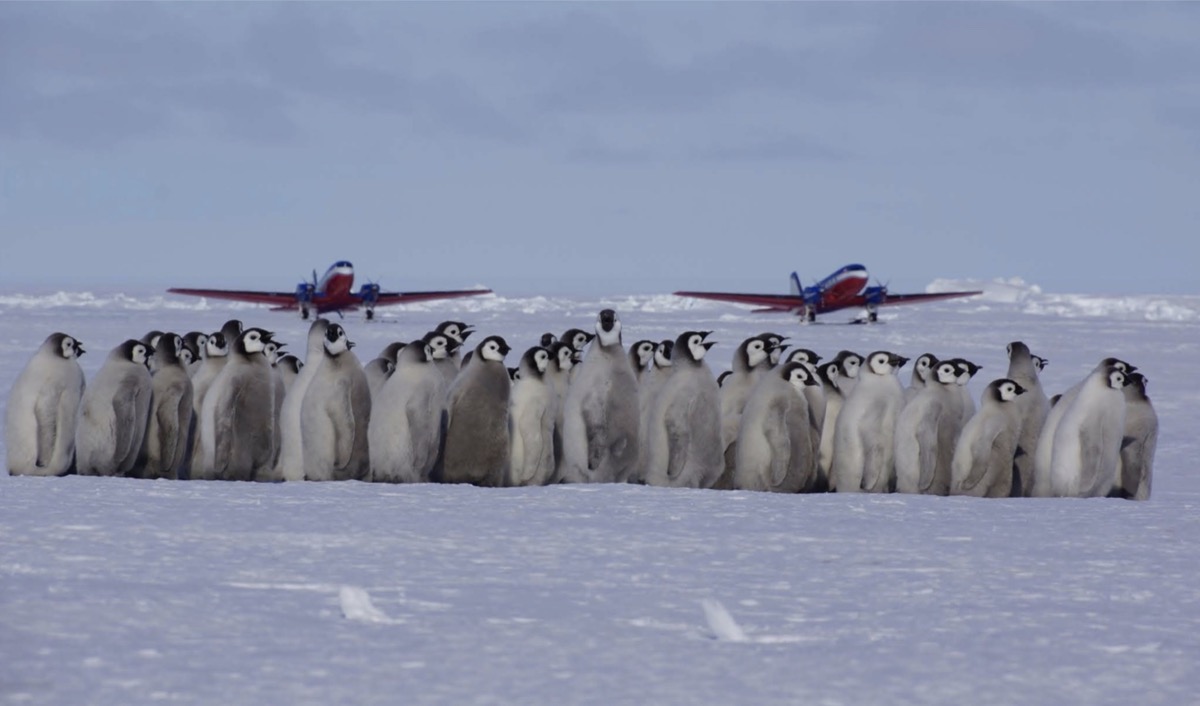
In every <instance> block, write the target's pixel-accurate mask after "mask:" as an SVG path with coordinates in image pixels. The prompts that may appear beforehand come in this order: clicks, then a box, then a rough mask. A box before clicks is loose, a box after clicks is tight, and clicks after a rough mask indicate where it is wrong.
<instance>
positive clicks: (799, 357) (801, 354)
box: [783, 348, 829, 493]
mask: <svg viewBox="0 0 1200 706" xmlns="http://www.w3.org/2000/svg"><path fill="white" fill-rule="evenodd" d="M783 360H784V363H785V364H786V363H801V364H803V365H804V367H806V368H808V374H809V380H810V381H811V383H810V384H806V385H804V386H803V392H804V399H805V400H807V402H808V429H809V434H810V435H811V436H812V448H813V459H814V461H813V463H814V464H816V463H817V460H816V459H817V457H818V453H819V451H820V448H821V434H822V432H823V431H824V429H825V387H824V384H823V383H822V381H821V375H820V373H818V372H817V365H818V364H819V363H820V362H821V356H819V355H817V354H816V353H815V352H814V351H812V350H809V349H808V348H797V349H795V350H793V351H792V352H791V353H788V354H787V357H786V358H784V359H783ZM808 489H809V490H812V491H814V492H818V493H823V492H825V491H827V490H828V489H829V476H828V474H826V473H825V472H824V471H822V470H821V469H820V466H819V464H817V476H816V479H815V481H814V482H813V483H812V484H810V487H809V488H808Z"/></svg>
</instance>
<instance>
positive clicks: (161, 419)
mask: <svg viewBox="0 0 1200 706" xmlns="http://www.w3.org/2000/svg"><path fill="white" fill-rule="evenodd" d="M157 407H158V408H157V409H156V410H154V418H155V421H156V423H157V424H158V458H157V459H156V464H155V465H156V466H157V467H156V468H152V469H148V470H151V471H153V472H154V473H156V474H157V473H161V472H163V471H166V472H168V473H171V472H173V471H174V470H175V469H174V468H170V467H169V465H170V464H171V463H172V462H173V461H174V460H175V453H176V449H177V448H178V446H179V410H178V408H177V407H176V406H175V405H168V404H160V405H157ZM147 442H149V440H147Z"/></svg>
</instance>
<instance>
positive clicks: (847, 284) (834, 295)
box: [804, 264, 868, 309]
mask: <svg viewBox="0 0 1200 706" xmlns="http://www.w3.org/2000/svg"><path fill="white" fill-rule="evenodd" d="M867 280H868V276H867V268H866V267H863V266H862V265H857V264H856V265H846V266H845V267H842V268H841V269H839V270H837V271H836V272H834V273H833V274H831V275H829V276H828V277H826V278H825V279H823V280H821V281H820V282H818V283H817V284H815V285H813V286H811V287H806V288H805V290H804V293H805V299H807V300H808V301H809V302H811V303H812V304H813V305H815V306H816V307H817V308H818V309H824V308H829V307H836V306H839V305H845V304H846V303H847V302H849V301H851V300H853V299H854V297H856V296H858V294H859V293H860V292H862V290H863V287H865V286H867Z"/></svg>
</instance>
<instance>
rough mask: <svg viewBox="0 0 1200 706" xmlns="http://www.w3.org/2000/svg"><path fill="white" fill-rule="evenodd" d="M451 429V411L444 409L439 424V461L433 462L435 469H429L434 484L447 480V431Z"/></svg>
mask: <svg viewBox="0 0 1200 706" xmlns="http://www.w3.org/2000/svg"><path fill="white" fill-rule="evenodd" d="M449 428H450V410H448V409H443V410H442V415H441V419H440V421H439V422H438V439H437V459H436V460H435V461H434V462H433V467H432V468H431V469H429V480H430V481H432V482H434V483H441V482H443V481H444V479H445V475H446V474H445V466H446V430H448V429H449Z"/></svg>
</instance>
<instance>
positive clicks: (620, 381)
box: [562, 309, 640, 483]
mask: <svg viewBox="0 0 1200 706" xmlns="http://www.w3.org/2000/svg"><path fill="white" fill-rule="evenodd" d="M637 390H638V388H637V379H636V378H634V376H633V368H632V367H631V366H630V365H629V357H628V356H627V355H625V349H624V348H623V347H622V345H621V320H620V318H619V317H618V316H617V312H615V311H613V310H612V309H604V310H603V311H601V312H600V315H599V316H598V317H597V319H596V340H595V342H593V343H592V345H591V346H590V347H589V348H588V352H587V356H586V357H585V358H584V361H583V364H582V365H580V366H578V367H577V368H575V369H574V371H573V375H572V378H571V384H570V386H569V387H568V388H567V398H566V400H565V401H564V403H563V404H564V409H563V468H562V477H563V480H565V481H567V482H569V483H606V482H607V483H612V482H616V483H625V482H628V481H629V479H630V477H634V476H635V473H636V468H637V465H638V460H639V453H640V440H639V434H640V416H639V414H640V413H639V410H638V392H637Z"/></svg>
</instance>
